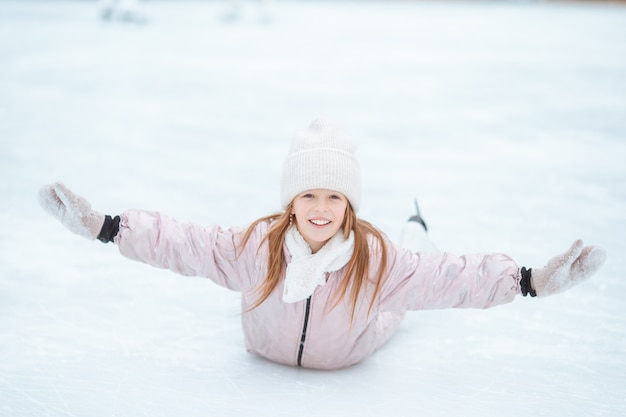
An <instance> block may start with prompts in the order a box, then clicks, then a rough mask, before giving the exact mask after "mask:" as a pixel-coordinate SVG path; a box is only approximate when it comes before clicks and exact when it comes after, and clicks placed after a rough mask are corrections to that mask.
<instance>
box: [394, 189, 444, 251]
mask: <svg viewBox="0 0 626 417" xmlns="http://www.w3.org/2000/svg"><path fill="white" fill-rule="evenodd" d="M415 211H416V213H415V214H414V215H412V216H411V217H409V220H408V221H407V223H406V224H405V225H404V227H403V228H402V232H401V234H400V246H401V247H403V248H406V249H409V250H410V251H411V252H422V253H423V252H439V249H437V247H436V246H435V244H434V243H433V242H432V241H431V240H430V237H429V236H428V233H427V231H428V227H427V226H426V222H425V221H424V218H423V217H422V215H421V213H420V209H419V206H418V205H417V200H415Z"/></svg>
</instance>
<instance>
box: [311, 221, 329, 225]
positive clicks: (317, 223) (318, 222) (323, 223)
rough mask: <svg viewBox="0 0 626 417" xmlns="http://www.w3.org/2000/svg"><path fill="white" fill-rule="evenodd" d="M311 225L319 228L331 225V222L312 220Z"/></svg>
mask: <svg viewBox="0 0 626 417" xmlns="http://www.w3.org/2000/svg"><path fill="white" fill-rule="evenodd" d="M311 223H313V224H315V225H317V226H326V225H327V224H329V223H330V220H317V219H316V220H311Z"/></svg>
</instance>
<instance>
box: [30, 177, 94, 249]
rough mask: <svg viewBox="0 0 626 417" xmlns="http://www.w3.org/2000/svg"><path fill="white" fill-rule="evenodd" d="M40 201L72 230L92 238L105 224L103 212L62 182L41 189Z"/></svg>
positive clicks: (45, 208)
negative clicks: (94, 208) (99, 211)
mask: <svg viewBox="0 0 626 417" xmlns="http://www.w3.org/2000/svg"><path fill="white" fill-rule="evenodd" d="M39 203H40V204H41V206H42V207H43V208H44V210H46V211H47V212H48V213H50V214H51V215H53V216H54V217H56V218H57V219H58V220H59V221H60V222H61V223H62V224H63V225H64V226H65V227H67V228H68V229H69V230H70V231H71V232H73V233H76V234H77V235H80V236H83V237H86V238H87V239H90V240H94V239H96V237H98V234H99V233H100V230H101V229H102V225H103V224H104V219H105V216H104V215H103V214H101V213H98V212H97V211H94V210H92V209H91V204H89V202H88V201H87V200H86V199H84V198H83V197H81V196H78V195H76V194H74V193H73V192H72V191H71V190H70V189H69V188H67V187H66V186H65V184H63V183H60V182H57V183H55V184H54V185H46V186H45V187H43V188H42V189H41V190H40V191H39Z"/></svg>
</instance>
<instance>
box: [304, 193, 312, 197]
mask: <svg viewBox="0 0 626 417" xmlns="http://www.w3.org/2000/svg"><path fill="white" fill-rule="evenodd" d="M302 198H313V194H310V193H307V194H303V195H302Z"/></svg>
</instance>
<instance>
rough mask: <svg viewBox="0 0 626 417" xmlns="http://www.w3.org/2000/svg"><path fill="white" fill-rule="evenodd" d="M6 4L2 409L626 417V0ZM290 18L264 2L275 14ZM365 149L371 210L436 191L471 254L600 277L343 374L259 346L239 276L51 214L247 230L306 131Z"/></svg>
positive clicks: (429, 202)
mask: <svg viewBox="0 0 626 417" xmlns="http://www.w3.org/2000/svg"><path fill="white" fill-rule="evenodd" d="M269 6H270V9H269V11H268V10H266V11H265V14H264V17H263V18H261V17H260V15H259V8H258V5H257V3H246V4H244V10H243V11H244V13H243V15H242V16H241V17H240V18H239V19H230V20H224V19H223V18H222V16H223V15H224V13H225V10H226V8H227V6H226V4H225V3H221V2H201V1H190V2H185V1H169V2H168V1H159V2H157V1H154V2H146V3H142V4H141V12H142V13H143V14H144V16H145V17H146V19H147V21H146V22H144V23H132V22H122V21H110V22H104V21H101V20H99V19H98V10H97V6H96V3H94V2H79V1H67V2H63V1H0V192H1V198H0V224H1V225H2V226H1V227H0V358H1V359H0V415H1V416H2V417H4V416H6V417H43V416H55V417H57V416H85V417H104V416H107V417H113V416H115V417H122V416H123V417H140V416H150V417H161V416H185V417H192V416H220V417H225V416H236V417H241V416H254V417H259V416H272V417H279V416H289V417H293V416H298V415H302V416H307V417H316V416H320V417H321V416H324V417H342V416H371V417H383V416H389V417H402V416H407V417H408V416H411V417H413V416H485V415H488V416H506V417H514V416H520V417H527V416H549V417H552V416H580V417H583V416H584V417H590V416H616V417H617V416H624V415H626V318H625V315H626V302H625V300H626V277H625V273H624V271H625V269H626V262H625V261H624V253H625V252H626V242H625V240H624V236H625V235H626V163H625V161H626V6H624V5H616V4H604V3H599V2H597V3H594V4H590V3H572V4H569V3H543V2H447V1H446V2H405V1H398V2H356V1H354V2H314V1H303V2H280V1H276V2H273V3H271V4H270V5H269ZM268 16H269V17H268ZM320 115H325V116H329V117H331V118H334V119H335V120H337V121H339V122H340V123H341V124H342V125H344V127H345V128H346V129H348V130H349V131H350V132H351V133H352V134H353V136H355V137H356V138H357V140H358V141H359V151H358V155H359V158H360V160H361V165H362V169H363V183H364V188H363V201H362V210H361V212H360V213H359V214H360V215H361V216H362V217H363V218H365V219H368V220H370V221H371V222H373V223H374V224H376V225H378V226H379V227H380V228H381V229H383V230H384V231H385V232H386V233H388V234H389V236H390V237H392V238H395V237H397V235H398V233H399V231H400V228H401V226H402V223H403V222H404V221H405V220H406V219H407V218H408V216H409V215H411V214H412V210H413V198H414V197H417V198H419V201H420V205H421V208H422V214H423V215H424V217H425V218H426V220H427V222H428V224H429V226H430V231H431V236H432V238H433V239H434V240H435V241H436V242H437V244H438V245H439V246H440V247H441V248H442V249H444V250H448V251H451V252H454V253H456V254H463V253H474V252H504V253H507V254H509V255H510V256H512V257H513V258H514V259H515V260H517V262H518V263H519V264H520V265H525V266H530V267H533V266H534V267H540V266H542V265H544V263H545V262H546V261H547V260H548V259H549V258H550V257H552V256H554V255H556V254H558V253H560V252H562V251H564V250H565V249H566V248H568V247H569V245H570V244H571V242H572V241H573V240H574V239H576V238H579V237H581V238H583V239H584V240H585V241H586V242H587V243H589V244H597V245H601V246H603V247H604V248H605V249H606V250H607V251H608V261H607V264H606V265H605V267H604V268H603V269H602V270H601V271H600V273H599V274H597V275H596V276H595V277H594V278H593V279H592V280H591V281H589V282H587V283H584V284H583V285H581V286H579V287H576V288H575V289H573V290H571V291H569V292H567V293H565V294H562V295H558V296H554V297H551V298H546V299H525V298H521V297H519V298H518V299H517V300H516V301H515V302H513V303H511V304H508V305H505V306H501V307H496V308H494V309H490V310H484V311H483V310H443V311H418V312H413V313H411V314H410V315H409V316H408V317H407V319H406V321H405V322H404V324H403V326H402V328H401V330H400V332H399V334H397V336H396V337H395V338H394V339H392V341H391V342H390V343H389V344H387V345H386V346H384V347H383V348H382V350H380V351H379V352H377V353H376V354H375V355H374V356H373V357H371V358H370V359H369V360H367V361H365V362H363V363H362V364H359V365H357V366H354V367H351V368H348V369H344V370H341V371H333V372H318V371H310V370H303V369H297V368H289V367H284V366H280V365H276V364H273V363H270V362H267V361H265V360H263V359H259V358H257V357H255V356H253V355H251V354H248V353H246V351H245V349H244V346H243V340H242V339H243V337H242V334H241V329H240V311H239V295H238V294H236V293H232V292H229V291H227V290H224V289H222V288H219V287H217V286H216V285H214V284H212V282H211V281H209V280H206V279H201V278H189V277H179V276H176V275H174V274H173V273H170V272H167V271H162V270H156V269H153V268H150V267H148V266H145V265H141V264H138V263H134V262H132V261H129V260H127V259H125V258H122V257H121V256H120V255H119V254H118V253H117V248H116V247H115V246H113V245H106V246H105V245H102V244H101V243H99V242H88V241H86V240H85V239H83V238H81V237H78V236H75V235H72V234H71V233H69V232H68V231H66V230H65V229H64V228H63V227H62V226H61V225H60V224H59V223H57V222H56V221H55V220H54V219H53V218H52V217H50V216H49V215H47V214H46V213H45V212H44V211H43V210H42V209H41V208H40V207H39V205H38V202H37V197H36V196H37V191H38V189H39V188H40V187H41V186H42V185H43V184H46V183H50V182H53V181H55V180H62V181H64V182H65V183H66V184H67V185H68V186H70V187H71V188H72V189H74V190H75V191H76V192H78V193H80V194H82V195H83V196H85V197H87V198H88V199H89V200H90V201H91V203H92V204H93V206H94V208H96V209H97V210H99V211H102V212H105V213H109V214H118V213H120V212H122V211H123V210H124V209H127V208H135V207H136V208H144V209H154V210H160V211H163V212H165V213H167V214H169V215H172V216H174V217H176V218H179V219H181V220H191V221H195V222H199V223H205V224H213V223H217V224H220V225H222V226H224V227H229V226H235V225H241V226H243V225H246V224H248V223H249V222H251V221H252V220H254V219H256V218H257V217H260V216H262V215H265V214H268V213H270V212H273V211H276V210H278V209H279V198H278V196H279V175H280V169H281V163H282V160H283V158H284V156H285V155H286V152H287V148H288V144H289V140H290V138H291V137H292V135H293V133H294V132H295V131H296V130H299V129H303V128H305V127H306V126H307V125H308V124H309V122H310V121H311V120H312V119H313V118H315V117H317V116H320Z"/></svg>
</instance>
